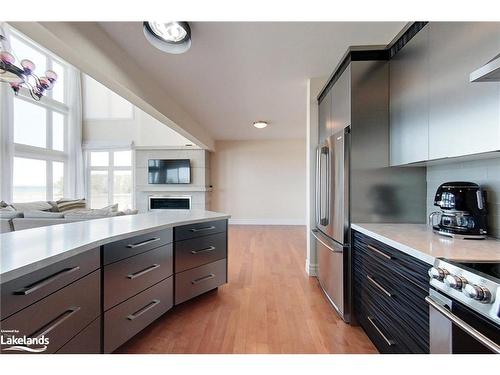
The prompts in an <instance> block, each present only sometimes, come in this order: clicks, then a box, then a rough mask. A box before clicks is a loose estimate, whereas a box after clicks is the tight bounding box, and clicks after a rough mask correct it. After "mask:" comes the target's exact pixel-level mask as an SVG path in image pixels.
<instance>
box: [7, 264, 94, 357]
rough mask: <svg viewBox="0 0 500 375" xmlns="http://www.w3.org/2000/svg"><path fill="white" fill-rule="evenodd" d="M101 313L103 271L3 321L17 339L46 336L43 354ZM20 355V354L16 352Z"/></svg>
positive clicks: (67, 338) (67, 339)
mask: <svg viewBox="0 0 500 375" xmlns="http://www.w3.org/2000/svg"><path fill="white" fill-rule="evenodd" d="M99 314H100V271H95V272H93V273H91V274H90V275H87V276H85V277H83V278H82V279H80V280H78V281H75V282H74V283H72V284H70V285H68V286H67V287H65V288H63V289H61V290H59V291H57V292H55V293H53V294H51V295H50V296H48V297H46V298H44V299H43V300H41V301H39V302H37V303H35V304H33V305H31V306H29V307H27V308H25V309H24V310H21V311H20V312H18V313H16V314H14V315H12V316H11V317H9V318H7V319H5V320H2V322H1V329H2V330H17V331H18V333H16V336H23V335H26V336H28V337H38V336H41V335H43V336H45V337H47V338H48V339H49V344H48V345H47V350H46V351H44V353H54V352H56V351H57V350H58V349H59V348H61V347H62V346H63V345H64V344H65V343H66V342H68V341H69V340H70V339H71V338H72V337H74V336H75V335H76V334H77V333H79V332H80V331H81V330H82V329H83V328H85V327H86V326H87V325H88V324H89V323H91V322H92V321H93V320H94V319H96V318H97V317H98V316H99ZM13 353H18V352H13Z"/></svg>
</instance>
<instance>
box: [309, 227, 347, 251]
mask: <svg viewBox="0 0 500 375" xmlns="http://www.w3.org/2000/svg"><path fill="white" fill-rule="evenodd" d="M311 233H312V235H313V236H314V238H316V240H317V241H318V242H319V243H321V244H322V245H323V246H325V247H326V248H327V249H328V250H330V251H331V252H333V253H343V252H344V251H343V250H336V249H334V248H333V247H331V246H330V245H328V244H327V241H324V240H322V239H321V237H320V236H321V234H320V233H319V231H318V230H317V229H313V230H311Z"/></svg>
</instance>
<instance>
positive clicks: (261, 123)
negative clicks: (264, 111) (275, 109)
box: [253, 121, 267, 129]
mask: <svg viewBox="0 0 500 375" xmlns="http://www.w3.org/2000/svg"><path fill="white" fill-rule="evenodd" d="M253 126H255V127H256V128H257V129H264V128H265V127H266V126H267V122H265V121H255V122H254V123H253Z"/></svg>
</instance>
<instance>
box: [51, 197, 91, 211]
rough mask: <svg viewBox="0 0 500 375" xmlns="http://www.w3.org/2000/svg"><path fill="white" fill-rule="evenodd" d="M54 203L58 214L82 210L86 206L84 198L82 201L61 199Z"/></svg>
mask: <svg viewBox="0 0 500 375" xmlns="http://www.w3.org/2000/svg"><path fill="white" fill-rule="evenodd" d="M56 203H57V209H58V211H59V212H69V211H77V210H84V209H85V208H86V206H87V203H86V201H85V198H83V199H67V198H62V199H59V200H58V201H57V202H56Z"/></svg>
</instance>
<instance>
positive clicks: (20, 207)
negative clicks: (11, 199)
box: [11, 201, 52, 212]
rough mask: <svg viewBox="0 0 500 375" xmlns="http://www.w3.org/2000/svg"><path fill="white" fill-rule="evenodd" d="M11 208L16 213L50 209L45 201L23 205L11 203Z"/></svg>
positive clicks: (24, 203)
mask: <svg viewBox="0 0 500 375" xmlns="http://www.w3.org/2000/svg"><path fill="white" fill-rule="evenodd" d="M11 206H12V207H14V209H15V210H16V211H21V212H22V211H34V210H35V211H48V210H50V209H51V208H52V206H51V205H50V203H48V202H46V201H38V202H23V203H12V204H11Z"/></svg>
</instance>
